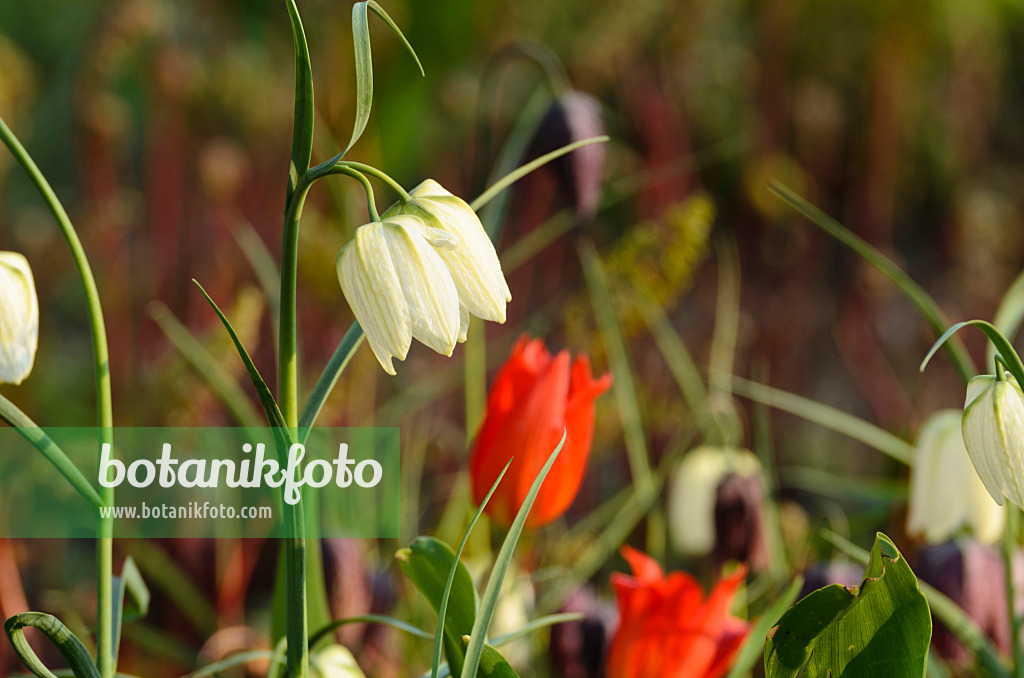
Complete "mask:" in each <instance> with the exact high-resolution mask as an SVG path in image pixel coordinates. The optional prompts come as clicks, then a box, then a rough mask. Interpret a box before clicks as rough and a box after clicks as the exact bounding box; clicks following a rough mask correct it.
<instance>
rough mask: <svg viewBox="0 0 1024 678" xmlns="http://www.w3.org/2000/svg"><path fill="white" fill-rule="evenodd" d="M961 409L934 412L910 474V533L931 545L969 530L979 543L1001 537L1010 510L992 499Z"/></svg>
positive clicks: (923, 432)
mask: <svg viewBox="0 0 1024 678" xmlns="http://www.w3.org/2000/svg"><path fill="white" fill-rule="evenodd" d="M961 419H962V413H961V412H960V411H959V410H942V411H939V412H936V413H935V414H933V415H932V416H931V417H929V418H928V420H927V421H926V422H925V424H924V426H922V427H921V433H920V435H919V436H918V440H917V456H916V457H915V458H914V466H913V467H912V468H911V470H910V507H909V511H908V512H907V532H909V533H910V534H913V535H920V536H921V537H923V538H924V540H925V541H926V542H928V543H930V544H941V543H942V542H945V541H947V540H948V539H950V538H951V537H952V536H953V535H954V534H955V533H956V531H957V530H959V529H960V528H961V527H962V526H964V525H968V526H970V528H971V530H972V532H973V533H974V536H975V537H976V538H977V539H978V540H979V541H981V542H983V543H986V544H993V543H995V542H996V541H997V540H998V539H999V536H1000V535H1001V534H1002V531H1003V524H1004V522H1005V520H1006V511H1005V510H1004V509H1002V508H1000V506H999V505H998V504H996V503H995V502H993V501H992V498H991V497H990V496H989V493H988V491H987V490H986V489H985V485H984V484H983V483H982V481H981V479H980V478H979V477H978V474H977V472H975V470H974V467H973V466H972V465H971V458H970V457H969V456H968V453H967V448H966V447H965V445H964V438H963V434H962V432H961Z"/></svg>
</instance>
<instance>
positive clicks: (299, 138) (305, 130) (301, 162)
mask: <svg viewBox="0 0 1024 678" xmlns="http://www.w3.org/2000/svg"><path fill="white" fill-rule="evenodd" d="M285 5H286V6H287V7H288V18H289V20H291V23H292V38H293V40H294V43H295V120H294V122H293V123H292V162H291V167H290V168H289V169H288V195H291V193H292V191H293V190H294V189H295V186H296V185H298V182H299V177H300V176H302V174H304V173H305V171H306V170H308V169H309V160H310V158H311V157H312V154H313V69H312V67H311V66H310V65H309V45H307V44H306V33H305V31H303V29H302V19H301V18H300V17H299V8H298V7H296V6H295V0H285Z"/></svg>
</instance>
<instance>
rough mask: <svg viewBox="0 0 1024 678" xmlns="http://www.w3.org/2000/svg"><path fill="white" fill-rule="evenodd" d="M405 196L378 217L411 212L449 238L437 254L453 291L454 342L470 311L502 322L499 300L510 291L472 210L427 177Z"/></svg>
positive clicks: (502, 301) (466, 324)
mask: <svg viewBox="0 0 1024 678" xmlns="http://www.w3.org/2000/svg"><path fill="white" fill-rule="evenodd" d="M409 195H410V196H412V200H410V201H409V202H405V203H403V202H398V203H396V204H394V205H392V206H391V208H390V209H388V211H387V212H385V213H384V218H385V219H386V218H387V217H389V216H392V215H400V214H409V215H413V216H416V217H419V218H420V219H422V220H423V221H424V222H425V223H426V224H427V225H428V226H432V227H434V228H437V229H440V230H442V231H444V232H446V233H448V234H449V235H450V236H451V237H452V239H453V241H454V243H455V247H452V248H449V249H444V250H441V252H440V254H441V258H442V259H444V263H445V264H447V266H448V269H449V270H450V271H451V276H452V279H453V280H454V281H455V287H456V288H457V289H458V291H459V306H460V312H461V322H460V327H459V341H465V340H466V330H467V328H468V327H469V314H470V313H472V314H473V315H475V316H477V317H478V318H482V319H484V320H492V321H494V322H499V323H503V322H505V304H506V302H509V301H512V293H511V292H509V289H508V284H507V283H506V282H505V276H504V275H503V274H502V272H501V263H500V262H499V261H498V254H497V252H495V250H494V244H493V243H492V242H491V239H490V238H489V237H487V233H486V232H485V231H484V227H483V225H482V224H481V223H480V218H479V217H477V215H476V212H474V211H473V208H472V207H470V206H469V205H468V204H467V203H466V202H465V201H464V200H462V198H459V197H458V196H455V195H452V194H451V193H449V192H448V191H447V190H445V189H444V188H443V187H442V186H441V184H439V183H437V182H436V181H434V180H433V179H427V180H426V181H424V182H423V183H421V184H420V185H419V186H417V187H416V188H414V189H413V190H412V191H410V193H409Z"/></svg>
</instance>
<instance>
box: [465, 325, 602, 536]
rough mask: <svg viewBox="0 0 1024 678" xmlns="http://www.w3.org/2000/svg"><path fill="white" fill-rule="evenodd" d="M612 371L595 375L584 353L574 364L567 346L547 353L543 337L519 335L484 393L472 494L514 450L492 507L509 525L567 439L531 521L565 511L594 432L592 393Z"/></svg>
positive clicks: (482, 489)
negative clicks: (484, 399)
mask: <svg viewBox="0 0 1024 678" xmlns="http://www.w3.org/2000/svg"><path fill="white" fill-rule="evenodd" d="M611 383H612V378H611V375H610V374H605V375H604V376H602V377H601V378H599V379H594V376H593V374H592V373H591V371H590V360H589V359H588V358H587V356H586V355H580V356H578V357H577V358H576V361H575V362H573V363H572V365H571V368H570V362H569V353H568V351H561V352H559V353H558V355H554V356H553V355H551V354H550V353H548V350H547V348H545V346H544V342H542V341H541V340H540V339H534V340H532V341H530V340H528V339H527V338H526V337H523V338H521V339H520V340H519V341H518V342H516V345H515V347H514V348H513V349H512V355H511V356H510V357H509V359H508V361H507V362H506V363H505V364H504V365H503V366H502V368H501V370H500V371H499V372H498V376H497V378H496V379H495V380H494V385H493V386H491V392H490V394H489V395H488V396H487V413H486V415H485V417H484V423H483V426H481V428H480V433H479V434H478V435H477V438H476V443H475V444H474V446H473V452H472V455H471V457H470V462H469V473H470V476H471V477H472V480H473V497H474V499H475V500H476V502H477V503H478V504H479V503H480V502H482V501H483V499H484V497H485V496H487V493H488V492H489V491H490V489H491V487H492V486H493V485H494V481H495V480H497V479H498V475H499V474H500V473H501V470H502V469H503V468H504V467H505V464H507V463H508V460H509V459H512V458H514V461H513V462H512V465H511V466H509V469H508V472H507V473H506V474H505V477H504V478H503V479H502V481H501V484H500V485H498V489H497V490H495V492H494V496H492V497H491V501H490V503H488V504H487V513H488V514H489V515H490V516H491V518H492V519H494V520H495V522H497V523H500V524H502V525H506V526H507V525H510V524H511V523H512V521H513V520H514V519H515V517H516V514H517V513H518V512H519V508H520V506H522V504H523V500H524V499H526V495H527V493H529V491H530V487H531V486H532V485H533V481H534V480H536V478H537V475H538V474H539V473H540V471H541V469H542V468H543V467H544V464H545V463H546V462H547V460H548V457H550V456H551V453H552V452H553V451H554V450H555V447H557V446H558V442H559V441H560V440H561V439H562V431H563V429H564V431H565V434H566V438H565V446H564V447H563V448H562V451H561V452H560V453H559V455H558V459H557V460H556V461H555V463H554V465H553V466H552V467H551V471H550V472H549V473H548V476H547V478H546V479H545V480H544V484H543V485H542V486H541V489H540V493H539V494H538V495H537V499H536V502H535V503H534V505H533V509H532V510H531V511H530V517H529V519H528V521H527V525H530V526H532V527H537V526H539V525H544V524H546V523H549V522H551V521H552V520H554V519H555V518H557V517H558V516H560V515H562V514H563V513H565V511H566V510H567V509H568V508H569V505H570V504H572V501H573V499H575V498H576V493H577V492H578V491H579V489H580V484H581V483H582V482H583V472H584V471H585V469H586V466H587V458H588V457H589V456H590V442H591V439H592V438H593V435H594V400H595V399H596V398H597V396H599V395H601V394H602V393H604V392H605V391H607V390H608V387H609V386H611Z"/></svg>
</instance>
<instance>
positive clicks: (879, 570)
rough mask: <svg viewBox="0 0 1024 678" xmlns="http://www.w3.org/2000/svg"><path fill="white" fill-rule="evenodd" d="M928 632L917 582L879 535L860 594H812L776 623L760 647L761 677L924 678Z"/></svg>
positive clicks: (831, 589) (836, 589) (836, 590)
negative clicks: (761, 660) (761, 653)
mask: <svg viewBox="0 0 1024 678" xmlns="http://www.w3.org/2000/svg"><path fill="white" fill-rule="evenodd" d="M931 632H932V620H931V613H930V612H929V610H928V601H927V600H926V599H925V597H924V594H922V593H921V590H920V588H919V587H918V583H917V577H915V576H914V573H913V572H912V571H911V569H910V566H909V565H907V563H906V560H904V558H903V555H902V554H901V553H900V552H899V550H898V549H897V548H896V546H895V545H894V544H893V543H892V541H890V540H889V538H888V537H886V536H885V535H884V534H882V533H881V532H879V533H878V534H877V535H876V537H875V544H874V546H873V547H872V549H871V556H870V561H869V562H868V566H867V569H866V571H865V573H864V581H863V582H862V583H861V585H860V586H859V587H854V588H852V589H847V588H845V587H843V586H840V585H838V584H834V585H832V586H826V587H825V588H822V589H818V590H817V591H815V592H813V593H811V594H810V595H808V596H806V597H805V598H803V599H802V600H801V601H800V602H798V603H797V604H796V605H795V606H794V607H793V608H792V609H790V610H789V612H787V613H786V614H785V615H783V616H782V619H780V620H779V623H778V625H777V626H776V627H775V628H774V629H773V630H772V632H771V633H770V634H769V637H768V641H767V643H766V645H765V660H764V665H765V674H766V676H768V678H789V677H793V678H796V676H801V675H806V676H832V678H842V677H844V676H845V677H846V678H857V677H859V676H894V677H897V676H898V677H900V678H903V677H907V678H910V677H922V676H924V672H925V662H926V660H927V657H928V645H929V643H930V641H931Z"/></svg>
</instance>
